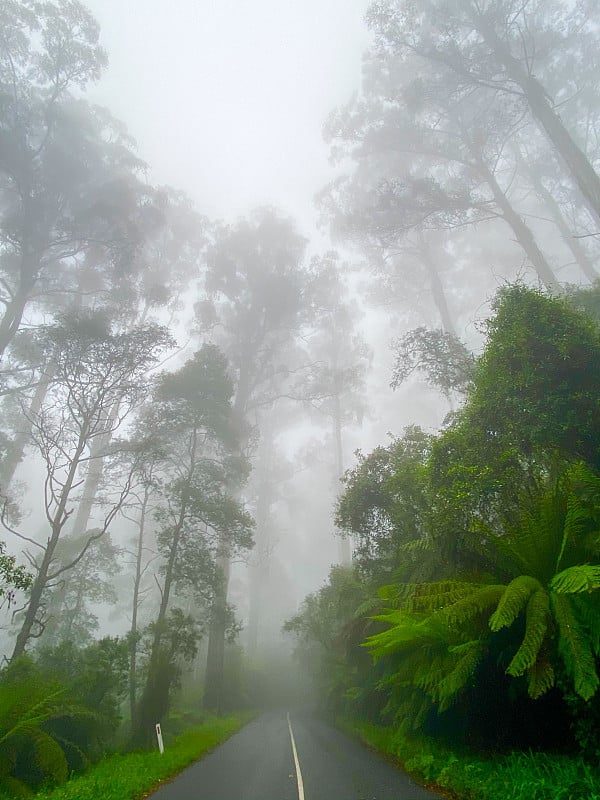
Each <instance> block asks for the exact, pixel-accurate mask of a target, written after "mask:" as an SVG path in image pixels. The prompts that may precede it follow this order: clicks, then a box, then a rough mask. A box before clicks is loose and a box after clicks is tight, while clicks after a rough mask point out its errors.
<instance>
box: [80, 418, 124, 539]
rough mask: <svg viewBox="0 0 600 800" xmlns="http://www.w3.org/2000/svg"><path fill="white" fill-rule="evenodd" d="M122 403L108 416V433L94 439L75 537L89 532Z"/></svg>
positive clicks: (106, 425) (106, 426) (106, 427)
mask: <svg viewBox="0 0 600 800" xmlns="http://www.w3.org/2000/svg"><path fill="white" fill-rule="evenodd" d="M119 406H120V403H118V402H115V403H114V405H113V406H112V408H111V409H110V411H109V412H108V414H107V415H106V424H105V426H104V427H105V429H106V432H105V433H103V434H102V435H101V436H97V437H96V438H95V439H94V442H93V444H92V447H91V449H90V461H89V466H88V471H87V475H86V476H85V482H84V484H83V493H82V495H81V500H80V501H79V504H78V506H77V513H76V515H75V519H74V521H73V529H72V531H71V533H72V535H73V536H81V535H83V534H84V533H85V532H86V530H87V525H88V522H89V521H90V517H91V515H92V508H93V507H94V503H95V501H96V495H97V494H98V489H99V487H100V483H101V481H102V475H103V474H104V456H105V455H106V451H107V449H108V446H109V444H110V442H111V440H112V436H113V426H114V423H115V421H116V419H117V414H118V413H119Z"/></svg>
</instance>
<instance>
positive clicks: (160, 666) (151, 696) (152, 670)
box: [132, 503, 186, 746]
mask: <svg viewBox="0 0 600 800" xmlns="http://www.w3.org/2000/svg"><path fill="white" fill-rule="evenodd" d="M185 515H186V505H185V503H183V504H182V507H181V510H180V514H179V519H178V522H177V524H176V526H175V529H174V531H173V538H172V540H171V548H170V551H169V558H168V560H167V564H166V569H165V580H164V583H163V588H162V593H161V598H160V607H159V610H158V614H157V616H156V620H155V623H154V637H153V639H152V647H151V650H150V658H149V661H148V674H147V677H146V684H145V686H144V690H143V692H142V696H141V698H140V701H139V703H138V704H137V705H136V707H135V713H134V716H133V724H132V738H133V741H134V743H135V744H139V745H146V746H148V745H149V744H150V743H151V742H152V740H153V737H154V725H155V724H156V723H157V722H162V717H163V716H164V714H165V713H166V712H167V710H168V703H169V689H170V686H171V678H170V676H169V675H167V674H165V670H170V668H171V665H170V664H167V663H165V662H164V659H162V658H161V642H162V637H163V633H164V627H165V620H166V618H167V611H168V609H169V597H170V594H171V586H172V583H173V575H174V568H175V561H176V558H177V553H178V549H179V541H180V539H181V531H182V529H183V524H184V521H185Z"/></svg>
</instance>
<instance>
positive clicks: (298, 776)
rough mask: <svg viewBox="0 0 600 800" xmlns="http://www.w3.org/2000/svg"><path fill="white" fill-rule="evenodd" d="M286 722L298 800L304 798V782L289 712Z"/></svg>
mask: <svg viewBox="0 0 600 800" xmlns="http://www.w3.org/2000/svg"><path fill="white" fill-rule="evenodd" d="M287 724H288V728H289V729H290V739H291V740H292V753H293V754H294V764H295V765H296V781H297V782H298V800H304V783H303V782H302V773H301V772H300V762H299V761H298V751H297V750H296V741H295V739H294V731H293V730H292V723H291V722H290V712H289V711H288V713H287Z"/></svg>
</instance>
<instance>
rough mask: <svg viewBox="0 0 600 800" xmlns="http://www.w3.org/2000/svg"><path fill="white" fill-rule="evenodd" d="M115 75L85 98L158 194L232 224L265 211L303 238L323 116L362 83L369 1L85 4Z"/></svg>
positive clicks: (324, 152) (323, 173) (319, 163)
mask: <svg viewBox="0 0 600 800" xmlns="http://www.w3.org/2000/svg"><path fill="white" fill-rule="evenodd" d="M84 1H85V2H86V5H87V6H88V8H90V10H91V11H92V13H93V14H94V16H95V17H96V18H97V19H98V21H99V22H100V25H101V28H102V43H103V45H104V47H105V48H106V49H107V50H108V54H109V58H110V66H109V69H108V70H107V72H106V73H105V75H104V77H103V78H102V80H101V81H100V83H99V84H97V85H96V86H95V87H93V88H91V89H90V90H89V91H88V96H89V97H90V99H91V100H93V101H95V102H99V103H101V104H103V105H106V106H108V107H109V108H110V110H111V111H112V112H113V113H114V114H115V116H117V117H119V118H120V119H122V120H123V121H124V122H125V123H126V125H127V127H128V128H129V131H130V133H131V134H132V135H133V136H134V137H135V138H136V140H137V142H138V148H139V151H138V152H139V155H140V157H141V158H143V159H144V160H145V161H147V162H148V163H149V165H150V168H151V172H150V179H151V180H152V182H154V183H161V184H162V183H168V184H170V185H172V186H174V187H175V188H178V189H183V190H184V191H186V192H187V193H188V194H189V195H190V196H191V197H192V199H193V200H194V202H195V204H196V206H197V208H198V211H200V212H201V213H204V214H207V215H208V216H210V217H225V218H232V217H236V216H238V215H242V214H244V213H246V212H247V211H248V210H249V209H251V208H253V207H254V206H256V205H262V204H266V203H271V204H273V205H275V206H278V207H280V208H281V209H282V210H283V211H284V212H286V213H289V214H291V215H292V216H293V217H295V218H296V219H297V220H298V223H299V227H300V228H301V230H302V231H303V232H306V233H309V232H310V230H309V229H310V227H311V224H312V221H313V219H314V210H313V208H312V200H313V196H314V194H315V192H316V191H318V190H319V189H320V188H321V187H322V186H323V185H324V184H325V183H326V182H327V180H328V178H329V177H330V176H331V174H332V172H331V168H330V166H329V164H328V160H327V157H328V148H327V146H326V145H325V143H324V142H323V140H322V135H321V131H322V126H323V122H324V121H325V118H326V117H327V114H328V113H329V112H330V111H331V110H332V109H333V108H334V107H335V106H336V105H340V104H343V103H345V102H346V101H347V100H349V99H350V97H351V95H352V93H353V92H354V91H355V90H356V89H357V88H358V86H359V82H360V69H361V55H362V52H363V51H364V49H365V47H366V46H367V43H368V31H367V29H366V25H365V23H364V14H365V11H366V9H367V7H368V5H369V0H171V2H166V0H84Z"/></svg>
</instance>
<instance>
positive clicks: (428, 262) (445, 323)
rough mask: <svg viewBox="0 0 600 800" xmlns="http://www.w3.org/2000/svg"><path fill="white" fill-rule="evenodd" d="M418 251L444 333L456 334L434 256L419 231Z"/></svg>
mask: <svg viewBox="0 0 600 800" xmlns="http://www.w3.org/2000/svg"><path fill="white" fill-rule="evenodd" d="M419 252H420V255H421V260H422V262H423V264H424V265H425V268H426V269H427V272H428V274H429V280H430V282H431V294H432V296H433V302H434V303H435V306H436V308H437V310H438V312H439V315H440V322H441V323H442V329H443V330H444V331H446V333H451V334H452V335H453V336H456V327H455V325H454V321H453V320H452V315H451V314H450V308H449V307H448V300H447V298H446V291H445V289H444V284H443V283H442V279H441V278H440V273H439V270H438V268H437V266H436V264H435V261H434V258H433V256H432V255H431V250H430V248H429V245H428V244H427V241H426V239H425V237H424V236H423V234H422V233H420V232H419Z"/></svg>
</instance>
